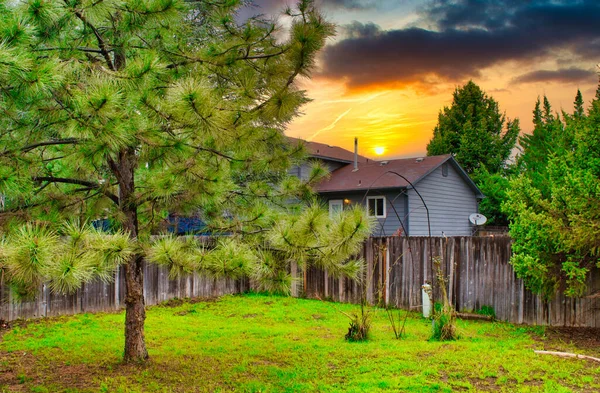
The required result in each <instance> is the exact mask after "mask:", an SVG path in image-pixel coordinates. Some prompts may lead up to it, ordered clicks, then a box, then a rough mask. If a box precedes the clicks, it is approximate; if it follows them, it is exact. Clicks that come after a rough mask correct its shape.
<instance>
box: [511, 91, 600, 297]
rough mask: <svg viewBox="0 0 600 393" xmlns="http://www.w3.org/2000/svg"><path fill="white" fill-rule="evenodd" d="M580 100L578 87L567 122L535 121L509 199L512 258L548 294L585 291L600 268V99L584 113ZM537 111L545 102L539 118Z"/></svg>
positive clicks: (527, 280)
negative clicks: (589, 278) (594, 269)
mask: <svg viewBox="0 0 600 393" xmlns="http://www.w3.org/2000/svg"><path fill="white" fill-rule="evenodd" d="M599 86H600V85H599ZM545 101H547V100H545ZM582 102H583V100H582V99H581V94H580V93H579V92H578V93H577V96H576V99H575V105H574V111H573V114H569V115H566V116H565V122H564V123H563V122H561V121H560V119H557V117H552V118H550V117H547V116H545V118H544V119H542V121H541V122H540V123H539V124H536V130H535V131H534V134H533V135H532V136H531V137H530V138H527V139H526V141H527V142H528V144H525V145H524V146H525V149H524V159H522V162H523V163H524V165H523V166H522V170H523V171H522V173H521V174H520V175H519V176H518V177H516V178H514V179H512V180H511V182H510V187H509V188H508V192H507V199H506V201H505V203H504V204H503V209H504V211H506V212H507V214H508V216H509V219H510V221H511V224H510V234H511V237H512V238H513V239H514V243H513V255H512V257H511V263H512V265H513V266H514V268H515V271H516V273H517V275H518V276H519V277H521V278H523V279H524V280H525V284H526V285H527V287H528V288H530V289H532V290H533V291H534V292H537V293H540V294H543V295H544V296H545V297H546V298H547V299H550V298H552V297H553V296H554V295H555V294H556V293H557V291H559V290H562V291H563V292H564V293H565V294H566V295H567V296H571V297H581V296H583V295H584V294H585V293H586V290H587V289H588V288H587V284H588V280H587V278H588V273H589V272H590V270H591V269H592V267H594V266H597V267H600V249H599V248H598V244H599V243H598V242H599V241H600V231H598V227H599V224H600V215H599V214H598V205H599V204H600V192H599V190H600V181H599V180H598V179H599V178H600V137H598V135H599V131H600V97H597V98H595V99H594V101H592V104H591V106H590V108H589V110H588V111H587V113H585V112H584V113H583V114H581V110H580V109H581V105H582V104H581V103H582ZM544 106H545V107H549V104H548V105H544ZM544 112H545V113H549V112H550V111H548V110H544ZM538 113H539V100H538V104H537V105H536V110H535V111H534V119H536V118H537V114H538ZM547 121H549V123H548V122H547ZM558 126H559V127H558ZM542 142H544V143H542Z"/></svg>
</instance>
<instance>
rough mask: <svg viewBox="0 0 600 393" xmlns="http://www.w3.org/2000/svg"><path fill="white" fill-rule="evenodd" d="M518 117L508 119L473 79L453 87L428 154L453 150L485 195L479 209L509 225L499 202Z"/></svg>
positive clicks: (491, 219) (492, 219)
mask: <svg viewBox="0 0 600 393" xmlns="http://www.w3.org/2000/svg"><path fill="white" fill-rule="evenodd" d="M519 132H520V128H519V121H518V119H515V120H507V119H506V116H505V115H504V114H501V113H500V109H499V107H498V103H497V102H496V101H495V100H494V99H493V98H491V97H488V96H487V95H486V94H485V93H484V92H483V91H482V90H481V88H479V86H477V85H476V84H475V83H474V82H473V81H469V82H468V83H467V84H465V85H464V86H462V87H460V88H457V89H456V90H455V91H454V95H453V100H452V105H451V106H450V107H445V108H444V110H443V111H441V112H440V114H439V116H438V124H437V125H436V127H435V129H434V130H433V137H432V139H431V141H430V142H429V144H428V145H427V154H428V155H430V156H431V155H439V154H448V153H451V154H454V155H455V157H456V159H457V161H458V162H459V163H460V164H461V165H462V166H463V168H465V170H466V171H467V172H468V173H469V174H470V175H471V177H472V178H473V180H474V181H475V183H476V184H477V186H478V187H479V188H480V189H481V191H482V192H483V194H484V195H485V196H486V198H485V199H484V200H483V201H482V202H481V204H480V205H479V210H480V212H481V213H483V214H484V215H485V216H486V217H488V223H489V224H495V225H507V224H508V220H507V218H506V215H505V214H504V213H503V212H502V211H501V210H500V208H499V206H500V204H501V203H502V200H503V198H504V193H505V190H506V188H505V187H504V186H505V185H506V183H507V180H506V178H505V175H506V174H505V171H506V167H507V160H508V158H509V157H510V154H511V151H512V149H513V147H514V146H515V143H516V140H517V136H518V135H519Z"/></svg>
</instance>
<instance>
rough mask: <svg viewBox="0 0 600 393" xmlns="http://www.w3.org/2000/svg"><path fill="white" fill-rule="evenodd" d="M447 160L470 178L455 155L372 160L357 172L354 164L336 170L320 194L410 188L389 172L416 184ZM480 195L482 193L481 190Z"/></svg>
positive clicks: (322, 186) (322, 185)
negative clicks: (455, 158) (457, 161)
mask: <svg viewBox="0 0 600 393" xmlns="http://www.w3.org/2000/svg"><path fill="white" fill-rule="evenodd" d="M446 161H451V162H452V164H453V166H454V167H455V168H457V169H459V173H460V172H462V173H461V175H463V174H464V176H463V177H466V179H468V176H467V175H466V173H464V171H463V170H462V168H460V166H459V165H458V163H456V160H454V159H453V158H452V155H450V154H446V155H443V156H431V157H419V158H404V159H400V160H389V161H380V162H377V161H371V163H368V164H362V165H360V164H359V165H358V171H356V172H355V171H354V170H353V169H354V168H353V167H352V165H347V166H345V167H342V168H340V169H338V170H335V171H333V172H332V173H331V177H330V178H329V179H328V180H324V181H323V182H321V184H320V185H319V186H317V191H318V192H338V191H366V190H368V189H369V188H371V189H385V188H406V187H408V186H409V183H408V182H407V181H406V180H405V179H403V178H401V177H400V176H397V175H395V174H393V173H387V172H390V171H391V172H397V173H398V174H400V175H402V176H404V177H405V178H406V179H408V180H409V181H410V182H411V183H413V184H415V183H417V182H419V181H420V180H421V179H423V178H424V177H425V176H427V175H428V174H429V173H431V172H432V171H434V170H435V169H436V168H437V167H439V166H440V165H442V164H443V163H444V162H446ZM468 182H469V183H471V184H472V186H475V185H474V184H473V182H472V181H471V180H470V179H468ZM475 189H476V187H475ZM477 191H479V190H477ZM479 193H481V192H480V191H479V192H478V194H479Z"/></svg>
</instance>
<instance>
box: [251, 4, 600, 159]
mask: <svg viewBox="0 0 600 393" xmlns="http://www.w3.org/2000/svg"><path fill="white" fill-rule="evenodd" d="M254 3H255V6H254V7H251V8H247V9H245V10H243V11H242V16H248V15H252V14H265V15H274V16H277V15H280V14H281V11H282V10H283V8H285V5H286V4H289V5H294V1H293V0H254ZM319 4H320V6H321V9H322V10H323V12H324V13H325V15H327V17H328V18H329V20H331V21H333V22H334V23H336V24H337V26H338V28H337V36H336V37H335V38H332V39H330V40H329V41H328V43H327V46H326V47H325V49H324V50H323V51H322V53H321V55H320V58H319V69H318V70H317V71H316V72H315V73H314V75H313V77H312V79H311V80H304V81H303V82H302V84H301V86H302V88H304V89H306V90H307V92H308V95H309V96H310V97H311V98H312V99H313V100H314V101H313V102H311V103H309V104H308V105H306V106H304V107H303V108H302V112H303V115H302V116H301V117H299V118H297V119H296V120H295V121H294V122H293V124H291V125H290V127H289V128H288V131H287V134H288V135H290V136H294V137H300V138H304V139H308V140H314V141H316V142H323V143H328V144H332V145H338V146H342V147H344V148H347V149H353V138H354V137H355V136H356V137H358V138H359V146H360V148H359V150H360V153H361V154H363V155H366V156H369V157H377V155H378V154H376V149H377V148H379V149H378V151H379V152H381V150H383V155H381V157H382V158H397V157H410V156H418V155H423V154H425V149H426V145H427V142H428V141H429V139H430V138H431V135H432V131H433V128H434V126H435V124H436V123H437V116H438V113H439V111H440V110H441V109H442V108H443V107H444V106H445V105H449V104H450V103H451V99H452V92H453V91H454V89H455V88H456V87H457V86H460V85H462V84H464V83H465V82H467V81H468V80H469V79H472V80H473V81H474V82H475V83H477V84H478V85H479V86H481V87H482V88H483V89H484V90H485V91H486V92H487V93H488V95H491V96H493V97H494V98H495V99H496V100H497V101H499V103H500V108H501V110H503V111H505V112H506V115H507V116H508V117H509V118H515V117H518V118H519V119H520V121H521V129H522V131H523V132H531V129H532V122H531V112H532V110H533V107H534V104H535V100H536V99H537V97H538V96H543V95H544V94H545V95H547V96H548V98H549V99H550V101H551V103H552V105H553V108H554V109H555V110H560V109H565V110H568V111H571V109H572V106H573V105H572V103H573V99H574V97H575V94H576V92H577V89H578V88H579V89H581V92H582V94H583V97H584V100H585V101H586V103H589V102H590V101H591V100H592V98H593V97H594V93H595V90H596V87H597V85H598V75H597V74H596V67H595V65H596V64H597V63H599V62H600V1H598V0H582V1H576V0H568V1H561V0H554V1H521V0H503V1H495V0H479V1H478V0H455V1H451V0H432V1H416V0H320V2H319ZM281 20H282V23H285V20H284V19H281Z"/></svg>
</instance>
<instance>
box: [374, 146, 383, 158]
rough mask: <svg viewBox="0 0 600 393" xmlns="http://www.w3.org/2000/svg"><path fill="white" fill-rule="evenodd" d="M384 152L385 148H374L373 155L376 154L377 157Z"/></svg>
mask: <svg viewBox="0 0 600 393" xmlns="http://www.w3.org/2000/svg"><path fill="white" fill-rule="evenodd" d="M384 152H385V147H376V148H375V154H377V155H378V156H380V155H382V154H383V153H384Z"/></svg>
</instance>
